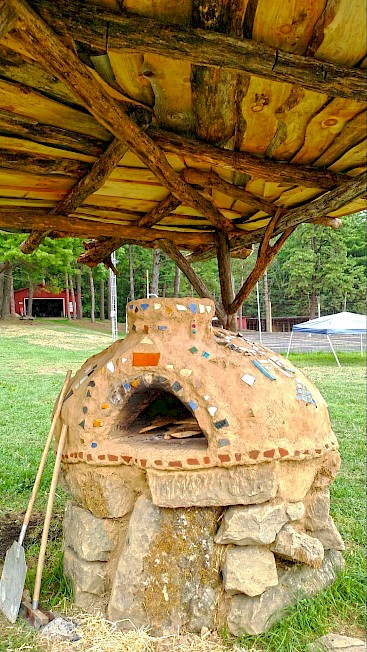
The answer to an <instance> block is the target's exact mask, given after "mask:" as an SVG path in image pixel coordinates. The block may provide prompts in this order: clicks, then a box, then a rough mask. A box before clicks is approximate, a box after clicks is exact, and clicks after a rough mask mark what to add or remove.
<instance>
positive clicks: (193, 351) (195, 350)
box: [189, 346, 199, 353]
mask: <svg viewBox="0 0 367 652" xmlns="http://www.w3.org/2000/svg"><path fill="white" fill-rule="evenodd" d="M189 350H190V351H191V353H197V352H198V351H199V349H197V348H196V346H192V347H191V349H189Z"/></svg>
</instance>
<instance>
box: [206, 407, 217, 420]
mask: <svg viewBox="0 0 367 652" xmlns="http://www.w3.org/2000/svg"><path fill="white" fill-rule="evenodd" d="M217 410H218V408H217V407H215V406H214V405H211V406H210V407H208V412H209V414H210V415H211V416H212V417H214V415H215V413H216V411H217Z"/></svg>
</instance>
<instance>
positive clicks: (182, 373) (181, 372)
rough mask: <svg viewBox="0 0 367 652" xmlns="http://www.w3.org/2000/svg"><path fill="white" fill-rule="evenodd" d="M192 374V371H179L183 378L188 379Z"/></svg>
mask: <svg viewBox="0 0 367 652" xmlns="http://www.w3.org/2000/svg"><path fill="white" fill-rule="evenodd" d="M191 374H192V369H181V370H180V375H181V376H184V378H188V377H189V376H191Z"/></svg>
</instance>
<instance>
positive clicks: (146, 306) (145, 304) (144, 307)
mask: <svg viewBox="0 0 367 652" xmlns="http://www.w3.org/2000/svg"><path fill="white" fill-rule="evenodd" d="M149 305H150V304H149V303H141V304H140V308H141V309H142V310H146V309H147V308H149Z"/></svg>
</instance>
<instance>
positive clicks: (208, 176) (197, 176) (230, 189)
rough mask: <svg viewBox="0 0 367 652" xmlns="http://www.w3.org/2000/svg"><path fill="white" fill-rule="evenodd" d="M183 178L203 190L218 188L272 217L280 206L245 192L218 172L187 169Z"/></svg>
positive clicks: (183, 173)
mask: <svg viewBox="0 0 367 652" xmlns="http://www.w3.org/2000/svg"><path fill="white" fill-rule="evenodd" d="M182 177H183V178H184V179H185V181H187V183H191V184H195V185H198V186H201V187H202V188H206V187H209V188H216V189H217V190H220V191H221V192H223V193H224V194H225V195H229V197H233V198H235V199H238V200H239V201H242V202H244V203H245V204H249V205H250V206H254V207H255V208H257V209H258V210H261V211H264V212H265V213H269V214H270V215H275V213H276V212H277V209H278V206H276V205H275V204H272V202H270V201H267V200H266V199H263V198H262V197H257V196H256V195H254V194H253V193H251V192H249V191H248V190H245V188H242V187H240V186H235V185H234V184H233V183H229V182H228V181H225V180H224V179H222V178H221V177H220V176H219V175H218V174H217V173H216V172H202V171H201V170H195V169H194V168H186V169H185V170H184V171H183V172H182ZM237 223H238V222H237Z"/></svg>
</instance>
